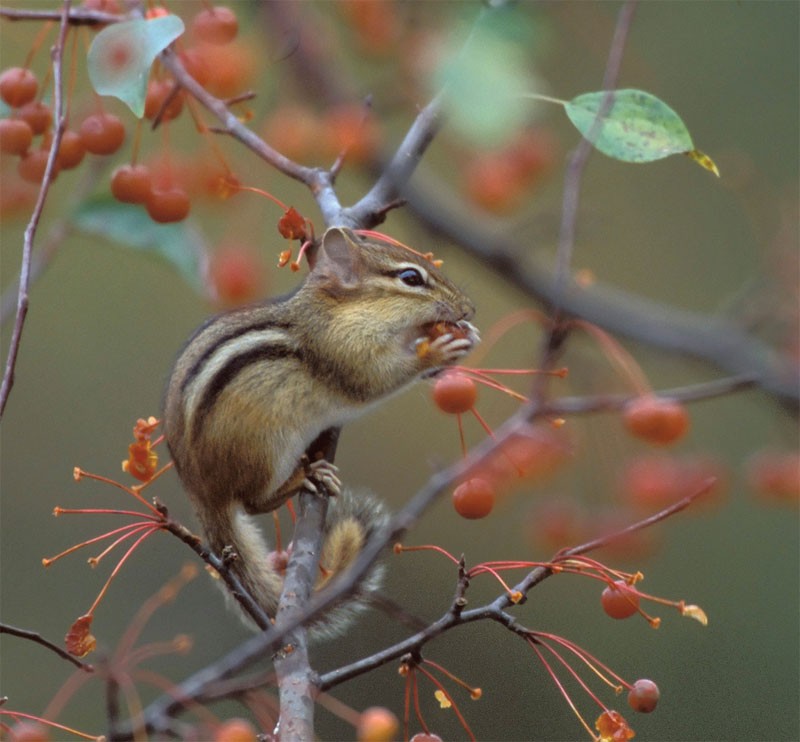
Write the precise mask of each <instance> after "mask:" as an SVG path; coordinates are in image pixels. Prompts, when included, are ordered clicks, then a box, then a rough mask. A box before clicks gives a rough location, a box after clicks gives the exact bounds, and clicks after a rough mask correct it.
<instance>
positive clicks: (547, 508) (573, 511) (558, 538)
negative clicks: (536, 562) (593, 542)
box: [528, 497, 587, 552]
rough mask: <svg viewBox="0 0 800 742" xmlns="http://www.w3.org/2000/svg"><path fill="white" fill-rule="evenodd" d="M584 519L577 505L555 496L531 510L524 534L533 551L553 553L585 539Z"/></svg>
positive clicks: (584, 515)
mask: <svg viewBox="0 0 800 742" xmlns="http://www.w3.org/2000/svg"><path fill="white" fill-rule="evenodd" d="M586 519H587V515H586V513H585V511H584V508H583V507H582V506H581V505H579V504H578V503H577V502H575V501H574V500H571V499H566V498H563V497H559V498H557V499H551V500H547V501H546V502H542V503H539V504H538V505H536V506H535V507H534V508H533V510H532V511H531V514H530V517H529V519H528V523H529V525H528V533H529V534H530V538H531V540H532V541H533V543H534V545H535V546H536V547H537V549H539V548H540V549H541V550H543V551H546V552H555V551H558V550H559V549H564V548H566V547H567V546H576V545H577V544H580V543H581V542H582V541H585V540H586Z"/></svg>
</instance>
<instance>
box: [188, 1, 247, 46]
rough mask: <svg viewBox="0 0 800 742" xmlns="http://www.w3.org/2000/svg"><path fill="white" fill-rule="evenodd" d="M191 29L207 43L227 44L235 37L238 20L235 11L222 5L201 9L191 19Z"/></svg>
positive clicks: (237, 29)
mask: <svg viewBox="0 0 800 742" xmlns="http://www.w3.org/2000/svg"><path fill="white" fill-rule="evenodd" d="M192 31H193V32H194V34H195V36H197V38H198V39H200V40H201V41H205V42H206V43H208V44H229V43H230V42H231V41H233V40H234V39H235V38H236V34H237V33H238V31H239V21H238V20H237V19H236V13H234V12H233V11H232V10H231V9H230V8H226V7H225V6H224V5H215V6H214V7H213V8H205V9H204V10H201V11H200V12H199V13H198V14H197V15H196V16H195V17H194V20H193V21H192Z"/></svg>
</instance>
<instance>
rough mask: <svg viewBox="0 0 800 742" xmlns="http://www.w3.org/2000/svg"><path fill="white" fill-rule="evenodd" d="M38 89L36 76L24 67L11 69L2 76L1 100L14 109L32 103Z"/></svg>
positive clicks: (0, 85) (0, 77)
mask: <svg viewBox="0 0 800 742" xmlns="http://www.w3.org/2000/svg"><path fill="white" fill-rule="evenodd" d="M38 89H39V83H38V82H37V81H36V75H34V74H33V72H31V71H30V70H28V69H25V68H24V67H9V68H8V69H7V70H4V71H3V73H2V74H0V98H2V99H3V100H4V101H5V102H6V103H8V105H9V106H11V107H12V108H19V107H20V106H24V105H25V104H26V103H30V102H31V101H32V100H33V99H34V98H35V97H36V91H37V90H38Z"/></svg>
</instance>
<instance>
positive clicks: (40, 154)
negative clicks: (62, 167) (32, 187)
mask: <svg viewBox="0 0 800 742" xmlns="http://www.w3.org/2000/svg"><path fill="white" fill-rule="evenodd" d="M49 156H50V153H49V152H48V151H47V150H46V149H32V150H30V151H29V152H28V153H27V154H25V155H24V156H23V157H22V159H20V161H19V163H18V164H17V172H18V173H19V176H20V178H22V179H23V180H27V181H28V182H29V183H37V184H38V183H41V182H42V179H43V178H44V171H45V169H46V168H47V158H48V157H49ZM57 174H58V162H56V167H55V168H54V170H53V177H55V176H56V175H57Z"/></svg>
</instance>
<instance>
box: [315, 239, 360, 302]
mask: <svg viewBox="0 0 800 742" xmlns="http://www.w3.org/2000/svg"><path fill="white" fill-rule="evenodd" d="M361 267H362V260H361V248H360V247H359V245H358V243H357V242H356V238H355V235H354V234H353V233H352V232H351V231H350V230H349V229H343V228H342V227H331V228H330V229H329V230H328V231H327V232H325V234H324V235H323V236H322V243H321V244H320V246H319V250H318V251H317V255H316V261H315V265H314V270H313V273H314V274H315V275H317V276H319V277H321V278H325V279H326V280H328V281H331V282H333V283H335V284H337V285H338V286H339V287H340V288H345V289H350V288H353V287H355V286H356V285H357V284H358V283H359V282H360V280H361Z"/></svg>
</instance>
